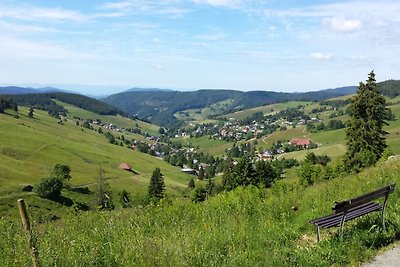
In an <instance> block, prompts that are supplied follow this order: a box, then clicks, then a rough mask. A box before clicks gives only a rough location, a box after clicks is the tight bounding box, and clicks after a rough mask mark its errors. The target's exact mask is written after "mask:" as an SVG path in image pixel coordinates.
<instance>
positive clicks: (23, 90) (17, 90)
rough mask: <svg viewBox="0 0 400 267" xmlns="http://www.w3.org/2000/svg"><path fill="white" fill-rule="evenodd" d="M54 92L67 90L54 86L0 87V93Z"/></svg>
mask: <svg viewBox="0 0 400 267" xmlns="http://www.w3.org/2000/svg"><path fill="white" fill-rule="evenodd" d="M54 92H66V91H65V90H62V89H58V88H53V87H43V88H29V87H20V86H3V87H0V95H19V94H40V93H54Z"/></svg>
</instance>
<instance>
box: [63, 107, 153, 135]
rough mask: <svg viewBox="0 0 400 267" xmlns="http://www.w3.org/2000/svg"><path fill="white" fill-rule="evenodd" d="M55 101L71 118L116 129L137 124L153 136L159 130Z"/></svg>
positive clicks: (122, 118) (144, 124)
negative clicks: (92, 121)
mask: <svg viewBox="0 0 400 267" xmlns="http://www.w3.org/2000/svg"><path fill="white" fill-rule="evenodd" d="M55 101H56V102H57V104H59V105H62V106H63V107H65V108H66V109H67V110H68V116H70V117H71V118H72V117H74V116H76V117H79V118H81V119H92V120H95V119H101V121H102V122H104V123H112V124H114V125H117V126H118V127H123V128H132V127H134V126H135V124H136V123H137V124H138V126H139V128H140V129H141V130H142V131H144V132H148V133H149V134H154V135H157V134H158V129H159V128H160V127H159V126H157V125H154V124H150V123H147V122H143V121H140V120H131V119H128V118H124V117H121V116H119V115H118V116H110V115H99V114H96V113H93V112H90V111H87V110H84V109H81V108H78V107H75V106H73V105H70V104H67V103H63V102H61V101H58V100H55Z"/></svg>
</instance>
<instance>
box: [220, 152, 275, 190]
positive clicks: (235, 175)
mask: <svg viewBox="0 0 400 267" xmlns="http://www.w3.org/2000/svg"><path fill="white" fill-rule="evenodd" d="M279 169H280V166H279V165H278V164H277V165H276V166H275V167H274V166H272V164H271V163H270V162H265V161H262V160H261V161H258V162H256V164H255V166H254V165H253V163H252V161H251V160H250V159H249V158H248V157H242V158H240V159H239V161H238V163H237V164H236V165H234V164H233V161H232V160H231V159H228V160H227V161H226V163H225V167H224V174H223V176H222V181H221V185H222V187H223V188H224V189H225V190H232V189H234V188H236V187H239V186H249V185H253V186H258V187H266V188H268V187H271V185H272V183H273V181H275V180H276V179H278V178H279V175H280V170H279Z"/></svg>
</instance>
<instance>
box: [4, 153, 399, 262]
mask: <svg viewBox="0 0 400 267" xmlns="http://www.w3.org/2000/svg"><path fill="white" fill-rule="evenodd" d="M391 183H397V184H399V183H400V162H398V161H397V162H396V161H395V162H391V163H384V164H381V165H379V166H377V167H375V168H372V169H369V170H365V171H363V172H362V173H360V174H357V175H353V176H347V177H344V178H337V179H334V180H329V181H319V182H318V183H317V184H315V185H314V186H311V187H307V188H304V187H302V186H299V184H298V183H296V182H295V183H290V184H288V183H286V182H285V181H278V182H277V183H275V184H274V185H273V187H272V188H271V189H268V190H265V189H257V188H254V187H250V188H238V189H236V190H234V191H232V192H225V193H221V194H219V195H217V196H214V197H211V198H209V199H208V200H207V201H205V202H203V203H201V204H194V203H191V202H189V201H184V200H179V201H174V200H172V201H166V202H162V203H161V204H160V205H159V206H147V207H145V208H132V209H127V210H119V211H113V212H109V213H107V212H84V213H78V214H70V215H69V216H66V217H65V218H62V219H61V220H57V221H55V222H51V223H44V224H40V223H38V222H37V218H36V217H35V215H32V216H31V218H32V221H33V222H34V223H33V228H34V234H35V237H36V240H37V248H38V251H39V257H40V261H41V263H42V265H43V266H359V265H360V264H361V263H362V262H366V261H368V260H369V259H371V258H372V257H373V256H374V255H376V254H377V253H378V250H379V249H382V248H383V247H387V246H388V245H389V244H391V243H392V242H394V241H395V240H398V239H399V238H400V204H399V203H400V190H399V189H396V191H395V193H393V194H391V196H390V197H389V201H388V207H387V209H386V226H387V230H386V231H383V230H382V229H381V224H380V216H379V213H373V214H370V215H369V216H365V217H362V218H361V219H358V220H354V221H352V222H348V223H346V224H345V228H344V229H345V231H344V237H343V238H339V237H338V236H337V229H336V228H333V229H331V230H322V231H321V235H322V241H321V242H319V243H317V242H316V237H315V231H314V229H313V227H312V226H311V224H309V223H308V221H309V220H311V219H314V218H317V217H320V216H324V215H327V214H329V213H331V206H332V204H333V201H335V200H336V201H340V200H344V199H348V198H352V197H355V196H359V195H361V194H364V193H367V192H370V191H372V190H375V189H378V188H380V187H382V186H385V185H388V184H391ZM28 205H29V202H28ZM294 206H295V207H296V209H293V207H294ZM28 210H29V211H31V210H32V207H31V206H28ZM25 240H26V239H25V236H24V234H23V233H22V231H21V226H20V222H19V220H18V219H6V218H2V219H0V248H1V249H0V258H1V259H2V261H1V262H0V266H18V267H20V266H31V260H30V251H29V248H28V246H27V244H26V241H25Z"/></svg>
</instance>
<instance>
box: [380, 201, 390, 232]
mask: <svg viewBox="0 0 400 267" xmlns="http://www.w3.org/2000/svg"><path fill="white" fill-rule="evenodd" d="M388 197H389V195H386V197H385V202H384V203H383V207H382V215H381V216H382V229H383V231H386V226H385V208H386V204H387V200H388Z"/></svg>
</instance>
